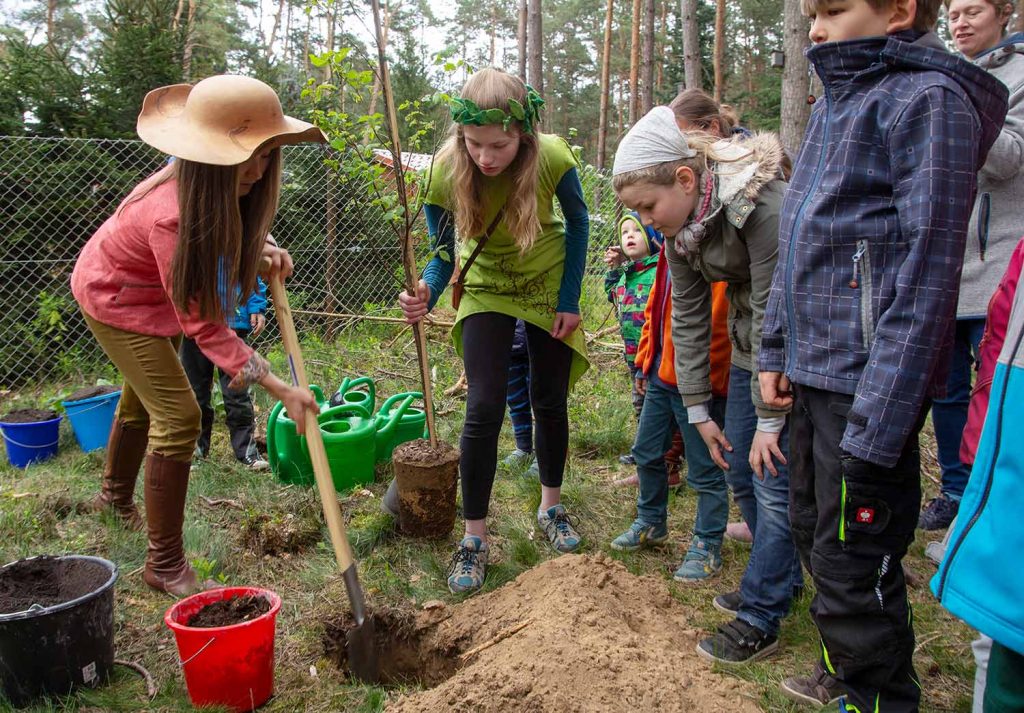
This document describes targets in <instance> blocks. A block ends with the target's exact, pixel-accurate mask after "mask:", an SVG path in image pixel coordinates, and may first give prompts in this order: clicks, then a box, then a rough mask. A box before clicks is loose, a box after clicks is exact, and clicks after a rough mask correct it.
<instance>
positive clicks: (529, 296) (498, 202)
mask: <svg viewBox="0 0 1024 713" xmlns="http://www.w3.org/2000/svg"><path fill="white" fill-rule="evenodd" d="M538 139H539V143H540V161H539V166H538V170H539V175H538V181H537V219H538V221H539V222H540V232H539V233H538V235H537V237H536V239H535V240H534V243H533V247H532V248H530V250H529V251H527V253H526V254H525V255H520V253H519V247H518V246H517V245H516V241H515V238H514V237H513V236H512V235H511V234H510V233H509V231H508V227H507V226H506V224H505V221H504V219H502V220H501V221H500V222H499V223H498V225H497V226H496V227H495V229H494V231H493V232H492V233H491V237H490V239H489V240H488V241H487V244H486V245H485V246H484V248H483V250H481V251H480V254H479V255H478V256H477V258H476V261H475V262H474V263H473V264H472V266H471V267H470V269H469V272H468V273H467V274H466V279H465V291H464V293H463V296H462V302H461V304H460V305H459V312H458V316H457V317H456V320H455V327H454V329H453V330H452V338H453V340H454V342H455V348H456V350H457V351H458V353H459V356H462V320H464V319H465V318H466V317H468V316H470V315H472V314H478V313H480V312H500V313H501V314H507V315H509V316H512V317H515V318H517V319H522V320H525V321H527V322H529V323H530V324H533V325H535V326H537V327H540V328H541V329H543V330H545V331H548V332H550V331H551V328H552V327H553V326H554V322H555V307H556V305H557V304H558V290H559V287H560V286H561V282H562V269H563V266H564V263H565V226H564V224H563V222H562V219H561V218H560V217H559V216H558V214H556V213H555V205H554V201H555V188H556V187H557V186H558V182H559V181H560V180H561V179H562V177H563V176H564V175H565V174H566V172H567V171H569V169H571V168H575V167H576V166H577V161H576V156H575V154H573V152H572V149H571V148H570V147H569V144H567V143H566V142H565V140H564V139H562V138H560V137H558V136H554V135H552V134H539V135H538ZM435 168H436V173H435V175H434V176H433V177H432V179H431V181H430V187H429V190H428V191H427V196H426V202H427V203H430V204H432V205H436V206H439V207H441V208H444V209H445V210H447V211H449V212H453V211H454V200H453V199H452V195H451V180H450V177H449V175H448V172H447V170H446V169H445V168H444V166H442V165H441V164H437V165H436V166H435ZM511 188H512V181H511V178H510V177H509V175H508V173H507V172H504V173H501V174H498V175H497V176H484V179H483V202H484V221H483V222H484V225H490V223H491V221H492V220H493V219H494V216H495V215H497V213H498V210H499V209H501V207H502V206H504V205H505V201H506V199H507V198H508V195H509V192H510V191H511ZM477 237H478V236H473V237H472V238H470V239H467V238H466V237H465V236H460V238H462V247H461V250H460V257H461V264H465V262H466V260H468V259H469V256H470V254H471V253H472V252H473V248H474V247H475V246H476V238H477ZM564 341H565V343H566V344H567V345H569V347H570V348H571V349H572V350H573V352H574V353H573V360H572V366H571V368H570V374H569V383H570V386H571V385H573V384H575V383H576V381H577V379H579V377H580V376H582V375H583V373H584V372H585V371H586V370H587V369H588V368H589V366H590V363H589V361H588V359H587V343H586V338H585V335H584V333H583V324H582V323H580V325H579V327H577V328H576V329H575V330H574V331H573V332H572V334H570V335H569V336H568V337H566V338H565V340H564Z"/></svg>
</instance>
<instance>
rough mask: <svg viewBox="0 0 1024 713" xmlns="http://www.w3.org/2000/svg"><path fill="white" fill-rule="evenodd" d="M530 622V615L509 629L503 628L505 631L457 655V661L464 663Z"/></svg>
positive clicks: (531, 619) (531, 620)
mask: <svg viewBox="0 0 1024 713" xmlns="http://www.w3.org/2000/svg"><path fill="white" fill-rule="evenodd" d="M532 622H533V618H532V617H531V618H529V619H526V620H525V621H522V622H520V623H518V624H516V625H515V626H513V627H511V628H509V629H505V631H502V632H501V633H500V634H498V635H497V636H495V637H494V638H493V639H488V640H487V641H485V642H484V643H482V644H480V645H479V646H477V647H475V648H472V649H470V650H469V651H467V652H466V653H464V654H462V655H461V656H459V661H460V662H462V663H465V662H466V661H467V660H468V659H470V658H471V657H473V656H476V655H477V654H478V653H480V652H481V651H484V650H485V649H489V648H491V647H492V646H494V645H495V644H499V643H501V642H502V641H504V640H505V639H507V638H508V637H510V636H512V635H513V634H515V633H516V632H519V631H522V630H523V629H525V628H526V627H527V626H528V625H529V624H530V623H532Z"/></svg>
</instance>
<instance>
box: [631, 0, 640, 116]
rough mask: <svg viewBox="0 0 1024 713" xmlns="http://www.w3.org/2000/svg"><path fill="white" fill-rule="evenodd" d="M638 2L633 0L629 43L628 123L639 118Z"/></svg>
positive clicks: (638, 0)
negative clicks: (631, 28) (631, 29)
mask: <svg viewBox="0 0 1024 713" xmlns="http://www.w3.org/2000/svg"><path fill="white" fill-rule="evenodd" d="M640 3H641V0H633V32H632V35H631V36H630V44H629V125H630V126H632V125H633V124H635V123H636V120H637V119H639V118H640V117H639V113H640V91H639V89H640V87H639V86H638V85H639V84H640Z"/></svg>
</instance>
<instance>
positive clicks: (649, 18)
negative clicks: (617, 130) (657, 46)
mask: <svg viewBox="0 0 1024 713" xmlns="http://www.w3.org/2000/svg"><path fill="white" fill-rule="evenodd" d="M640 80H641V85H640V86H641V87H642V89H641V94H640V116H643V115H644V114H646V113H647V112H649V111H650V110H651V108H652V107H653V106H654V0H644V44H643V55H642V60H641V62H640Z"/></svg>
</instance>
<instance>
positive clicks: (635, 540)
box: [612, 520, 668, 552]
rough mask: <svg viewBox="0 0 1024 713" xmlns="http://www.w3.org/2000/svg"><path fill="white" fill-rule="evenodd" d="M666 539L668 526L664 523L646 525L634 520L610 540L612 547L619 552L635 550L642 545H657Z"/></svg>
mask: <svg viewBox="0 0 1024 713" xmlns="http://www.w3.org/2000/svg"><path fill="white" fill-rule="evenodd" d="M667 540H668V527H667V526H666V525H665V523H661V524H660V525H648V524H647V523H645V522H641V521H640V520H634V521H633V524H632V525H630V526H629V529H628V530H626V531H625V532H623V533H622V534H621V535H619V536H618V537H616V538H615V539H614V540H612V549H613V550H618V551H619V552H636V551H637V550H641V549H643V548H644V547H657V546H659V545H663V544H665V542H666V541H667Z"/></svg>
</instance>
